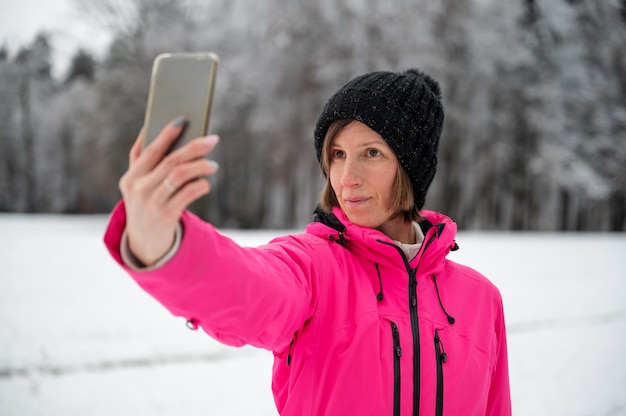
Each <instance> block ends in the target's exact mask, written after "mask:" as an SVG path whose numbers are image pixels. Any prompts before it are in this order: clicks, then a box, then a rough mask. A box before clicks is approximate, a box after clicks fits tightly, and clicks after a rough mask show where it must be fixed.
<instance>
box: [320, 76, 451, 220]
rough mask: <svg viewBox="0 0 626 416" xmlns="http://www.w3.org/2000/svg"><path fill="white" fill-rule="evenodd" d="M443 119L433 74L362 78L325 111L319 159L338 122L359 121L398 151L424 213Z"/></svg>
mask: <svg viewBox="0 0 626 416" xmlns="http://www.w3.org/2000/svg"><path fill="white" fill-rule="evenodd" d="M443 118H444V114H443V106H442V104H441V89H440V88H439V84H438V83H437V81H435V80H434V79H433V78H431V77H430V76H429V75H427V74H425V73H423V72H421V71H419V70H418V69H409V70H407V71H405V72H401V73H396V72H382V71H380V72H372V73H368V74H364V75H361V76H358V77H356V78H354V79H353V80H352V81H350V82H348V83H347V84H346V85H345V86H343V87H342V88H341V89H340V90H339V91H337V93H335V95H333V96H332V97H331V98H330V100H329V101H328V102H327V103H326V105H325V106H324V109H323V110H322V113H321V114H320V117H319V119H318V121H317V126H316V127H315V150H316V152H317V160H318V161H321V156H322V144H323V142H324V137H325V136H326V132H327V131H328V128H329V127H330V125H331V124H332V123H333V122H334V121H336V120H341V119H352V120H357V121H360V122H361V123H364V124H366V125H367V126H368V127H369V128H371V129H372V130H374V131H375V132H377V133H378V134H380V135H381V137H382V138H383V139H384V140H385V141H386V142H387V144H388V145H389V147H391V149H392V150H393V151H394V153H395V154H396V157H397V158H398V160H399V162H400V165H401V166H402V167H403V168H404V169H405V170H406V171H407V172H408V174H409V178H410V180H411V183H412V184H413V193H414V196H415V206H416V207H417V209H418V210H420V209H422V208H423V206H424V201H425V199H426V192H427V191H428V187H429V186H430V184H431V182H432V180H433V178H434V177H435V172H436V170H437V150H438V148H439V138H440V136H441V130H442V128H443ZM324 173H325V174H327V172H324Z"/></svg>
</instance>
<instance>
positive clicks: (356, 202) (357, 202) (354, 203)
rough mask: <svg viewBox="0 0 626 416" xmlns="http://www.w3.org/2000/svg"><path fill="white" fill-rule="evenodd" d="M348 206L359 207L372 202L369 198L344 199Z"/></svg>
mask: <svg viewBox="0 0 626 416" xmlns="http://www.w3.org/2000/svg"><path fill="white" fill-rule="evenodd" d="M343 200H344V201H345V203H346V204H347V205H351V206H357V205H361V204H363V203H365V202H367V201H369V200H370V198H369V197H350V198H344V199H343Z"/></svg>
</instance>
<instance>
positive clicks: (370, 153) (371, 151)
mask: <svg viewBox="0 0 626 416" xmlns="http://www.w3.org/2000/svg"><path fill="white" fill-rule="evenodd" d="M381 155H382V153H381V152H380V150H378V149H367V156H368V157H378V156H381Z"/></svg>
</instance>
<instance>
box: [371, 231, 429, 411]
mask: <svg viewBox="0 0 626 416" xmlns="http://www.w3.org/2000/svg"><path fill="white" fill-rule="evenodd" d="M436 237H437V234H436V233H434V234H433V235H431V237H430V238H429V239H428V241H426V242H425V243H423V244H422V247H421V249H420V250H421V252H422V254H421V256H420V259H419V260H418V263H417V266H416V267H415V269H412V268H411V266H410V265H409V261H408V260H407V258H406V256H405V255H404V252H403V251H402V249H401V248H400V247H398V246H397V245H395V244H391V243H388V242H386V241H382V240H378V241H379V242H380V243H383V244H387V245H389V246H392V247H394V248H395V249H396V250H397V251H398V253H400V256H401V257H402V261H403V262H404V267H405V269H406V271H407V272H408V274H409V312H410V315H411V332H412V334H413V416H419V409H420V374H421V368H420V329H419V321H418V318H417V267H418V266H419V262H420V261H421V259H422V257H423V255H424V253H425V252H426V249H427V248H428V247H429V246H430V245H431V244H432V242H433V241H435V238H436Z"/></svg>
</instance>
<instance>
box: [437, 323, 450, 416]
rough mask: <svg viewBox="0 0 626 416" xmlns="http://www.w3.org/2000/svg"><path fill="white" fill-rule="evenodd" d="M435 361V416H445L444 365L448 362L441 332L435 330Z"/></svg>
mask: <svg viewBox="0 0 626 416" xmlns="http://www.w3.org/2000/svg"><path fill="white" fill-rule="evenodd" d="M435 360H436V361H437V396H436V402H435V416H443V363H445V362H446V361H447V360H448V357H447V355H446V352H445V351H444V349H443V343H442V342H441V339H440V338H439V331H437V330H436V329H435Z"/></svg>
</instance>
